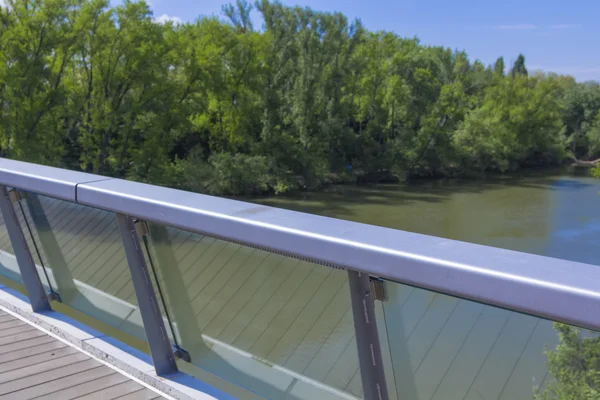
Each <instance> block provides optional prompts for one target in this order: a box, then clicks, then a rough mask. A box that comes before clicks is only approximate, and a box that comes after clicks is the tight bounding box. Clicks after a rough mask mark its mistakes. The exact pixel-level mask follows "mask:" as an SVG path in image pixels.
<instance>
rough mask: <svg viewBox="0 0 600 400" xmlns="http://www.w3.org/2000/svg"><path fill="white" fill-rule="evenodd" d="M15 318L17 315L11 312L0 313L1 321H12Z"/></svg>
mask: <svg viewBox="0 0 600 400" xmlns="http://www.w3.org/2000/svg"><path fill="white" fill-rule="evenodd" d="M14 319H15V317H13V316H12V315H10V314H6V313H3V314H2V315H0V323H2V322H6V321H12V320H14Z"/></svg>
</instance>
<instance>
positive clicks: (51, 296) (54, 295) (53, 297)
mask: <svg viewBox="0 0 600 400" xmlns="http://www.w3.org/2000/svg"><path fill="white" fill-rule="evenodd" d="M48 300H53V301H58V302H59V303H62V299H61V298H60V294H58V293H56V292H50V293H48Z"/></svg>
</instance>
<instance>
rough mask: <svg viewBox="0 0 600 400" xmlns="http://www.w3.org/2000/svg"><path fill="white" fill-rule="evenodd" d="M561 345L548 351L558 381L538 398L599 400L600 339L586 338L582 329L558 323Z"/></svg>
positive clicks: (550, 384) (551, 371) (552, 383)
mask: <svg viewBox="0 0 600 400" xmlns="http://www.w3.org/2000/svg"><path fill="white" fill-rule="evenodd" d="M554 327H555V329H556V331H557V333H558V336H559V339H560V342H559V345H558V346H557V348H556V349H555V350H553V351H546V355H547V357H548V363H549V372H550V374H551V375H552V376H553V377H554V378H555V380H554V381H551V382H550V383H549V384H548V386H547V388H546V389H545V390H544V391H543V392H541V393H539V394H538V395H537V396H536V399H539V400H547V399H555V400H573V399H577V400H596V399H598V398H600V337H598V336H596V337H589V335H588V337H584V335H585V333H583V332H581V330H580V329H577V328H573V327H571V326H569V325H564V324H559V323H555V324H554Z"/></svg>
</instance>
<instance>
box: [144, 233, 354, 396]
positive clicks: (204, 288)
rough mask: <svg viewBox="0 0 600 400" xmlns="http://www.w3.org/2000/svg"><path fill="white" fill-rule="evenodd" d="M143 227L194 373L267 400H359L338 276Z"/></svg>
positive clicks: (345, 299) (345, 293)
mask: <svg viewBox="0 0 600 400" xmlns="http://www.w3.org/2000/svg"><path fill="white" fill-rule="evenodd" d="M149 226H150V228H149V236H150V240H149V243H150V247H151V255H152V256H151V258H152V259H153V261H154V264H155V267H156V269H157V275H158V279H157V282H158V285H160V286H161V287H160V293H162V295H163V296H164V298H165V302H166V304H167V306H166V307H165V308H166V310H167V311H168V313H169V316H170V318H171V319H172V321H171V322H172V326H173V329H174V331H175V338H176V340H177V344H178V345H180V346H181V347H182V348H184V349H185V350H186V351H188V352H189V354H190V356H191V362H192V363H193V364H194V365H196V366H198V367H200V368H201V369H204V370H206V371H209V372H211V373H213V374H215V375H217V376H220V377H222V378H224V379H227V380H229V381H231V382H233V383H235V384H238V385H240V386H243V387H244V388H246V389H249V390H251V391H253V392H255V393H257V394H258V395H260V396H263V397H267V398H297V399H317V398H318V399H352V398H361V397H362V387H361V379H360V371H359V364H358V355H357V349H356V340H355V335H354V325H353V318H352V309H351V303H350V292H349V287H348V275H347V272H346V271H343V270H339V269H334V268H329V267H325V266H321V265H316V264H312V263H310V262H306V261H301V260H297V259H294V258H290V257H284V256H281V255H277V254H273V253H270V252H268V251H264V250H261V249H255V248H252V247H247V246H243V245H239V244H236V243H231V242H227V241H223V240H219V239H214V238H211V237H208V236H203V235H199V234H195V233H190V232H186V231H182V230H179V229H174V228H166V227H164V226H160V225H155V224H150V225H149ZM156 291H157V292H159V290H158V288H157V289H156ZM165 318H166V315H165Z"/></svg>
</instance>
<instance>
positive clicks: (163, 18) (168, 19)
mask: <svg viewBox="0 0 600 400" xmlns="http://www.w3.org/2000/svg"><path fill="white" fill-rule="evenodd" d="M0 1H2V0H0ZM154 21H155V22H158V23H159V24H166V23H167V22H172V23H174V24H176V25H177V24H181V23H183V21H182V20H181V18H179V17H172V16H170V15H167V14H163V15H161V16H160V17H158V18H154Z"/></svg>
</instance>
